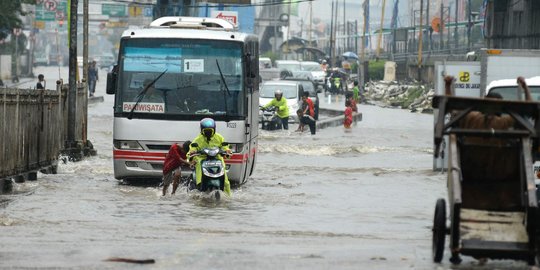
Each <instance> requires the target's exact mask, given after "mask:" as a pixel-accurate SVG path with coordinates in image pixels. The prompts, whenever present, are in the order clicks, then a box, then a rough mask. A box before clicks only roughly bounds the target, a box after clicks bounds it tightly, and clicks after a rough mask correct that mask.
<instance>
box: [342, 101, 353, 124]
mask: <svg viewBox="0 0 540 270" xmlns="http://www.w3.org/2000/svg"><path fill="white" fill-rule="evenodd" d="M345 106H346V107H345V119H344V120H343V126H344V127H345V128H351V124H352V122H353V117H352V113H353V110H352V107H351V101H350V100H347V101H345Z"/></svg>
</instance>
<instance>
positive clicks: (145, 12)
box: [144, 7, 154, 17]
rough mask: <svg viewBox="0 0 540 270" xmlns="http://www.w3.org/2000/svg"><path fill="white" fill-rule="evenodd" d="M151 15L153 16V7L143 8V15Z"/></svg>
mask: <svg viewBox="0 0 540 270" xmlns="http://www.w3.org/2000/svg"><path fill="white" fill-rule="evenodd" d="M152 16H154V8H152V7H145V8H144V17H152Z"/></svg>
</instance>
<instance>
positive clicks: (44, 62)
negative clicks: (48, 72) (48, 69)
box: [34, 51, 51, 66]
mask: <svg viewBox="0 0 540 270" xmlns="http://www.w3.org/2000/svg"><path fill="white" fill-rule="evenodd" d="M50 63H51V61H50V60H49V55H48V54H47V53H45V52H39V51H38V52H36V53H35V54H34V66H48V65H50Z"/></svg>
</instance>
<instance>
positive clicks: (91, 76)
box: [36, 61, 99, 97]
mask: <svg viewBox="0 0 540 270" xmlns="http://www.w3.org/2000/svg"><path fill="white" fill-rule="evenodd" d="M96 64H97V63H96V61H92V62H91V63H90V66H89V67H88V91H89V93H90V97H93V96H94V93H95V92H96V82H97V81H98V80H99V77H98V68H97V66H96ZM45 87H46V82H45V76H44V75H43V74H39V75H38V82H37V83H36V89H37V90H45Z"/></svg>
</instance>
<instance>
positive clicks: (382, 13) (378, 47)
mask: <svg viewBox="0 0 540 270" xmlns="http://www.w3.org/2000/svg"><path fill="white" fill-rule="evenodd" d="M385 7H386V0H383V2H382V11H381V28H380V29H379V37H378V38H377V59H378V58H379V55H380V53H381V39H382V31H383V23H384V9H385Z"/></svg>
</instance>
